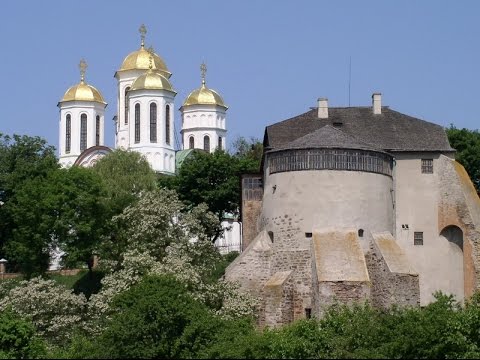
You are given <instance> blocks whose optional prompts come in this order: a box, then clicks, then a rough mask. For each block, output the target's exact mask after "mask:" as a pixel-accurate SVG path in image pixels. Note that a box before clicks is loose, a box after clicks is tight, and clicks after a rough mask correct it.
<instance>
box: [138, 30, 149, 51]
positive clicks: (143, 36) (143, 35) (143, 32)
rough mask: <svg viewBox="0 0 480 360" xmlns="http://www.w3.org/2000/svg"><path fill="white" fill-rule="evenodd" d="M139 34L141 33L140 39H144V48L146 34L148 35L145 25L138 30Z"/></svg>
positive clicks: (142, 44)
mask: <svg viewBox="0 0 480 360" xmlns="http://www.w3.org/2000/svg"><path fill="white" fill-rule="evenodd" d="M138 32H139V33H140V38H141V39H142V43H141V46H142V47H144V45H145V34H146V33H147V28H146V27H145V25H144V24H142V25H140V28H139V29H138Z"/></svg>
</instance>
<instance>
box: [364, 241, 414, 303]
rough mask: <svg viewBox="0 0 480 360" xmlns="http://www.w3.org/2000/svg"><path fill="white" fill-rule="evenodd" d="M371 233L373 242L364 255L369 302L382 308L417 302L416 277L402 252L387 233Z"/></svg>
mask: <svg viewBox="0 0 480 360" xmlns="http://www.w3.org/2000/svg"><path fill="white" fill-rule="evenodd" d="M372 235H373V239H374V241H373V242H372V244H371V248H370V252H369V253H368V254H367V255H366V259H367V266H368V271H369V273H370V278H371V280H372V288H371V299H372V304H373V305H374V306H378V307H382V308H388V307H390V306H392V305H394V304H397V305H401V306H406V305H409V306H417V305H420V284H419V277H418V274H417V272H416V271H415V269H414V267H413V266H412V265H411V263H410V262H409V260H408V259H407V257H406V255H405V252H404V251H403V250H402V249H401V248H400V246H399V245H398V243H397V242H396V241H395V239H394V238H393V236H392V235H391V234H390V233H388V232H384V233H374V234H372Z"/></svg>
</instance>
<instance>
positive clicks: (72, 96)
mask: <svg viewBox="0 0 480 360" xmlns="http://www.w3.org/2000/svg"><path fill="white" fill-rule="evenodd" d="M87 66H88V65H87V63H86V62H85V60H83V59H82V60H80V64H79V65H78V67H79V68H80V82H79V83H78V84H77V85H73V86H71V87H70V88H69V89H68V90H67V91H66V92H65V94H64V95H63V98H62V100H60V102H65V101H95V102H99V103H102V104H105V105H106V104H107V103H106V102H105V100H104V99H103V96H102V94H100V91H98V90H97V89H96V88H94V87H93V86H92V85H88V84H87V83H86V82H85V71H86V69H87Z"/></svg>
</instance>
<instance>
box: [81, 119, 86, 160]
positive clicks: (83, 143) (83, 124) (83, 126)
mask: <svg viewBox="0 0 480 360" xmlns="http://www.w3.org/2000/svg"><path fill="white" fill-rule="evenodd" d="M86 148H87V114H82V115H81V116H80V151H83V150H85V149H86Z"/></svg>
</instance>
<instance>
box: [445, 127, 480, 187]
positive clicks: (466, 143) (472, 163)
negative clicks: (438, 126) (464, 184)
mask: <svg viewBox="0 0 480 360" xmlns="http://www.w3.org/2000/svg"><path fill="white" fill-rule="evenodd" d="M446 131H447V136H448V140H449V142H450V145H451V146H452V147H453V148H454V149H455V150H457V154H456V159H457V161H458V162H459V163H460V164H462V165H463V166H464V167H465V170H466V171H467V173H468V175H470V178H471V179H472V182H473V184H474V185H475V188H476V189H477V192H480V132H479V131H478V130H469V129H465V128H463V129H457V128H456V127H455V126H453V125H450V127H449V128H447V130H446Z"/></svg>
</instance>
